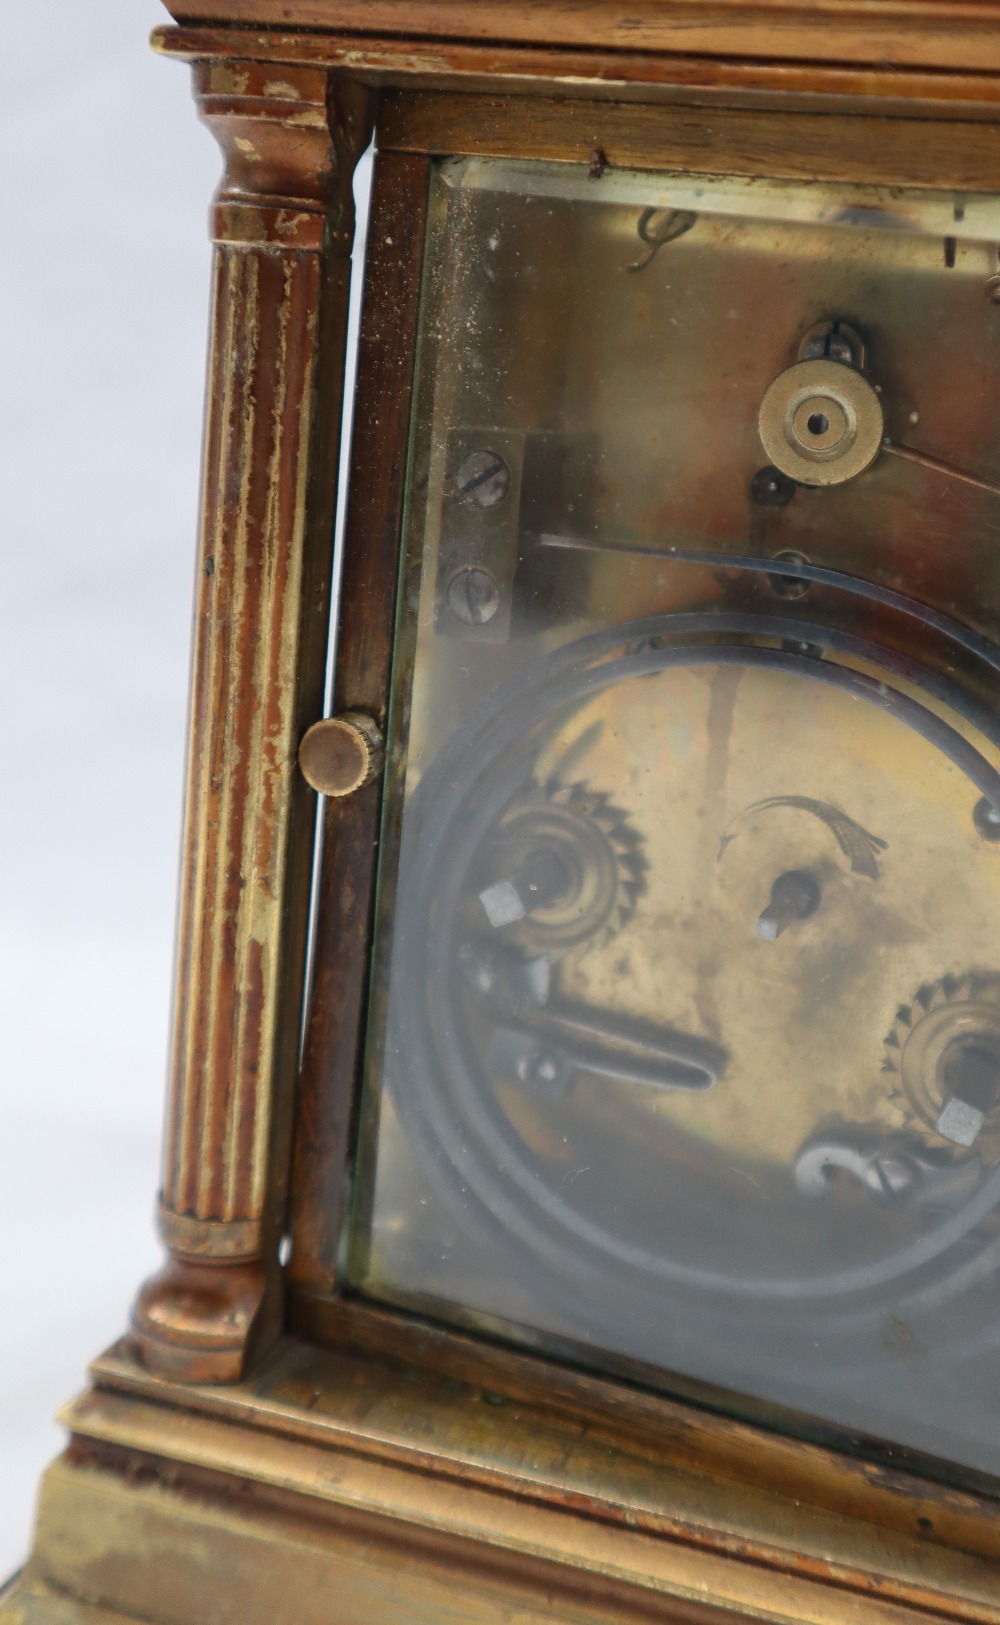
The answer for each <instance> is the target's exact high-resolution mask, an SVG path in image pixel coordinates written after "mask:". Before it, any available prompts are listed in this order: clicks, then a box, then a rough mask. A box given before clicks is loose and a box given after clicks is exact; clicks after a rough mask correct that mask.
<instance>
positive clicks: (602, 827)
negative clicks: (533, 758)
mask: <svg viewBox="0 0 1000 1625" xmlns="http://www.w3.org/2000/svg"><path fill="white" fill-rule="evenodd" d="M486 863H487V869H488V873H489V877H490V879H491V880H492V881H493V883H494V885H495V884H496V883H497V882H499V883H500V885H501V886H502V885H504V884H508V885H510V886H512V887H513V889H514V891H515V893H516V895H517V898H518V901H519V903H520V906H521V907H523V910H524V912H523V915H522V916H521V917H520V918H518V919H512V920H511V921H510V922H509V923H507V924H505V926H504V927H503V930H504V937H505V940H506V941H507V942H509V943H511V944H515V945H516V946H517V947H519V948H520V949H522V950H523V951H524V952H526V953H529V954H543V953H548V954H553V953H554V954H560V953H565V952H567V951H569V950H570V949H572V948H576V947H579V946H580V945H581V944H583V943H586V944H587V946H588V947H591V948H592V947H596V946H600V945H602V944H603V943H606V942H607V941H608V940H609V939H610V938H611V937H613V936H615V935H616V934H617V933H618V932H619V931H620V930H621V929H622V927H623V926H624V925H625V924H626V923H627V922H628V920H629V919H630V918H631V916H632V914H633V913H634V912H635V906H636V903H637V901H638V899H639V897H640V896H641V895H642V893H643V891H644V890H645V887H646V874H647V871H648V868H649V864H648V862H647V860H646V857H645V853H644V842H643V838H642V836H641V835H640V834H639V832H638V831H637V830H636V829H634V828H633V827H632V825H631V824H630V823H629V821H628V818H627V816H626V814H625V813H624V812H623V811H622V809H621V808H620V807H617V806H615V804H614V802H613V801H612V800H611V798H610V796H608V795H607V794H605V792H604V791H602V790H595V789H592V788H591V787H590V786H589V785H587V784H584V783H577V784H572V785H560V786H557V787H556V788H552V787H545V786H541V785H538V786H536V787H535V788H534V789H533V790H531V791H529V792H528V794H527V795H525V796H522V797H519V798H518V799H517V800H516V801H514V802H512V803H511V804H510V806H508V807H507V808H506V810H505V811H504V813H503V816H502V817H501V819H500V820H499V822H498V824H497V826H496V829H495V831H494V834H493V838H492V840H491V841H490V843H489V852H488V857H487V860H486ZM512 877H513V878H512ZM480 895H481V896H482V895H483V893H481V894H480ZM515 906H516V905H515Z"/></svg>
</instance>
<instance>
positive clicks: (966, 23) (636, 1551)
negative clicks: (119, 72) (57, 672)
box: [0, 0, 1000, 1625]
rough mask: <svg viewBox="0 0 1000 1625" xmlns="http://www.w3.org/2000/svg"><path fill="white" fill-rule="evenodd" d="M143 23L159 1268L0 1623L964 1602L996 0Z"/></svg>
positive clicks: (997, 1394) (990, 1493)
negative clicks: (159, 498)
mask: <svg viewBox="0 0 1000 1625" xmlns="http://www.w3.org/2000/svg"><path fill="white" fill-rule="evenodd" d="M171 9H172V10H173V11H174V12H175V15H176V24H175V26H172V27H169V28H164V29H161V30H158V31H157V33H156V35H155V42H156V44H157V46H158V48H159V49H160V50H161V51H162V52H163V53H164V54H166V55H171V56H175V57H179V58H182V59H184V60H187V61H189V62H191V63H192V64H193V67H194V75H195V91H196V97H197V100H198V103H199V109H200V111H201V114H202V116H203V117H204V119H205V120H206V122H207V123H208V125H209V126H210V127H211V129H212V130H213V132H214V133H215V134H216V136H217V137H218V139H219V142H220V145H221V147H222V150H223V154H224V158H225V170H224V175H223V179H222V182H221V184H220V189H219V192H218V194H217V197H216V199H215V203H214V207H213V214H212V229H213V237H214V239H215V242H216V245H217V246H216V261H215V292H214V314H213V324H212V335H211V342H210V358H209V389H208V404H207V415H206V436H205V483H204V497H203V517H202V534H201V543H200V552H199V557H198V565H197V570H198V575H197V580H198V591H197V602H196V613H195V633H194V650H193V668H192V671H193V675H192V698H191V724H190V745H189V760H188V771H187V790H186V803H185V806H186V811H185V835H184V849H183V862H182V874H181V886H180V905H179V926H178V952H177V978H176V989H175V1004H174V1041H173V1051H172V1061H171V1085H170V1108H169V1115H168V1123H167V1129H166V1135H165V1151H164V1171H163V1183H162V1189H161V1192H160V1194H159V1203H158V1214H159V1226H160V1231H161V1235H162V1237H163V1241H164V1245H165V1248H166V1253H167V1258H166V1262H165V1263H164V1266H163V1268H162V1270H161V1271H160V1272H159V1273H158V1274H157V1275H156V1276H155V1277H154V1278H153V1279H152V1280H151V1281H149V1282H147V1283H146V1284H145V1286H144V1287H142V1289H141V1290H140V1292H139V1294H138V1298H137V1301H136V1306H135V1310H134V1314H133V1319H132V1325H131V1328H130V1331H129V1334H128V1336H127V1337H125V1338H123V1340H122V1341H121V1342H120V1343H119V1344H118V1345H116V1346H115V1347H114V1348H113V1349H111V1350H109V1351H108V1352H107V1353H106V1354H105V1355H103V1356H101V1357H100V1358H99V1359H98V1360H97V1361H96V1363H95V1365H94V1367H93V1370H92V1374H91V1375H92V1383H91V1387H90V1388H89V1389H88V1390H87V1392H86V1393H84V1395H83V1396H82V1397H81V1398H80V1399H78V1400H77V1401H75V1402H74V1403H73V1404H72V1405H70V1406H69V1407H68V1408H67V1410H66V1412H65V1413H64V1420H65V1423H66V1426H67V1428H68V1430H69V1434H70V1442H69V1446H68V1449H67V1452H66V1454H65V1455H64V1456H63V1457H62V1458H61V1459H60V1460H59V1461H58V1462H56V1463H55V1464H54V1465H53V1467H52V1468H51V1469H50V1471H49V1473H48V1475H47V1477H46V1480H45V1482H44V1485H43V1489H42V1493H41V1499H40V1509H39V1516H38V1528H37V1535H36V1545H35V1551H34V1553H33V1556H32V1558H31V1561H30V1562H29V1565H28V1567H27V1569H26V1570H25V1572H24V1574H23V1576H22V1577H21V1578H20V1579H19V1580H17V1581H16V1582H14V1583H13V1584H12V1586H11V1588H10V1589H9V1591H8V1592H7V1593H5V1594H4V1595H3V1596H2V1597H0V1621H4V1622H6V1621H8V1620H9V1621H11V1622H12V1625H13V1622H15V1621H18V1622H20V1621H23V1622H25V1625H27V1622H32V1625H34V1622H39V1625H49V1622H51V1625H104V1622H106V1625H114V1622H115V1621H121V1622H122V1625H127V1622H129V1621H138V1620H144V1621H150V1622H154V1625H195V1622H198V1625H208V1622H214V1621H219V1622H220V1625H222V1622H228V1621H236V1620H239V1621H241V1622H247V1625H257V1622H258V1621H259V1622H261V1625H263V1622H265V1621H267V1622H271V1621H274V1620H276V1619H277V1620H284V1619H287V1620H289V1621H291V1620H295V1621H296V1622H302V1625H310V1622H313V1621H316V1622H317V1625H318V1622H319V1621H324V1622H327V1621H329V1622H337V1625H355V1622H360V1621H362V1620H368V1619H371V1618H377V1619H379V1620H380V1621H385V1622H386V1625H396V1622H399V1625H402V1622H403V1621H406V1622H408V1625H409V1622H414V1621H420V1622H426V1625H438V1622H441V1625H443V1622H446V1621H448V1622H451V1621H455V1622H457V1621H460V1620H461V1621H463V1622H464V1621H469V1622H475V1625H502V1622H513V1621H517V1622H518V1625H536V1622H537V1625H541V1622H543V1621H555V1622H563V1625H570V1622H571V1621H572V1622H573V1625H611V1622H612V1621H614V1622H619V1621H625V1620H635V1621H636V1622H638V1621H650V1622H652V1621H663V1622H667V1621H670V1622H680V1621H683V1622H690V1625H699V1622H704V1625H711V1622H713V1621H717V1622H719V1625H722V1622H723V1621H735V1620H738V1619H755V1620H770V1621H774V1622H776V1625H777V1622H779V1621H780V1622H788V1621H793V1620H794V1621H802V1622H810V1625H827V1622H828V1625H834V1622H838V1625H839V1622H842V1621H845V1620H850V1621H851V1622H852V1625H902V1622H903V1621H914V1622H916V1621H918V1620H919V1621H927V1620H940V1621H946V1620H950V1621H962V1622H976V1625H980V1622H981V1625H988V1622H993V1625H996V1622H998V1621H1000V1583H998V1582H1000V1561H998V1558H1000V1419H998V1399H1000V927H998V920H1000V441H998V437H997V433H996V427H995V424H994V412H995V410H996V402H997V401H998V400H1000V135H998V132H1000V8H998V7H997V6H995V5H994V4H993V0H968V3H966V4H957V3H946V0H887V3H885V4H880V5H874V6H873V5H871V4H865V3H863V0H846V3H845V4H844V5H842V6H840V7H838V8H836V9H834V8H828V7H825V6H819V5H817V6H794V5H787V4H784V3H781V0H773V3H761V4H756V3H749V0H745V3H737V0H719V3H718V4H716V5H712V6H708V7H706V6H703V5H701V4H696V3H694V0H641V3H640V4H639V5H638V6H636V7H633V8H631V9H630V10H626V9H625V8H621V7H619V6H618V5H616V4H610V3H608V4H596V3H591V4H587V3H583V4H581V5H578V6H575V7H572V8H566V7H563V6H559V5H556V4H548V3H541V4H538V5H535V6H525V5H520V6H516V5H513V4H506V3H501V4H496V5H485V4H481V5H478V6H477V5H472V6H468V5H465V6H458V5H455V4H451V3H449V0H438V3H428V4H424V5H416V4H414V3H413V0H367V3H366V4H360V3H352V0H283V3H282V4H278V3H277V0H240V3H236V0H176V5H175V6H174V7H172V8H171ZM372 143H373V144H374V154H375V155H374V166H373V182H372V192H371V205H370V220H369V226H368V234H367V242H366V247H365V250H364V255H363V302H362V311H361V319H360V327H359V331H358V336H357V391H356V401H355V403H354V416H353V435H352V437H351V438H350V458H349V468H348V469H347V470H346V475H347V477H346V478H345V479H344V480H343V481H341V480H340V470H339V456H340V448H341V446H342V445H346V444H347V442H348V436H347V434H346V432H345V415H346V416H347V417H349V415H350V414H349V408H350V405H351V403H350V401H349V400H348V399H347V398H346V396H347V392H346V390H345V383H344V380H345V375H350V374H349V371H348V372H347V373H346V374H345V356H346V353H347V345H348V306H349V294H350V283H351V271H350V263H351V261H350V255H351V246H352V242H353V237H354V222H353V202H352V182H353V177H354V172H355V169H356V166H357V164H358V161H359V159H360V158H361V156H362V154H363V153H364V152H365V151H366V150H367V149H368V147H369V145H370V144H372ZM338 485H339V486H340V487H341V489H342V496H341V510H342V517H343V524H344V541H343V558H342V567H341V565H340V563H339V559H335V549H334V535H335V530H336V520H337V492H338ZM335 565H336V567H335ZM338 571H339V574H338ZM331 603H332V604H333V612H332V615H331ZM328 666H329V670H330V672H331V673H332V702H331V703H330V704H325V703H324V684H325V673H326V670H327V667H328Z"/></svg>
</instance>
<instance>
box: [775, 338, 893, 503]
mask: <svg viewBox="0 0 1000 1625" xmlns="http://www.w3.org/2000/svg"><path fill="white" fill-rule="evenodd" d="M757 425H758V428H759V430H760V438H761V441H762V443H763V446H764V450H765V451H766V452H767V455H768V457H769V458H770V459H771V462H772V463H773V464H774V466H775V468H779V469H780V470H781V472H782V473H783V474H787V475H788V476H789V477H790V478H791V479H793V480H798V481H799V482H800V484H802V485H840V484H842V483H843V481H844V480H853V479H854V477H855V475H857V474H863V473H864V471H865V469H866V468H869V467H870V466H871V464H872V463H873V462H874V461H875V458H876V457H877V456H878V451H879V447H880V446H881V444H882V437H883V434H884V429H885V425H884V421H883V417H882V403H881V401H880V400H879V398H878V395H877V394H876V393H875V390H874V388H873V387H872V385H871V384H870V383H869V382H868V380H867V378H865V377H864V376H863V375H862V374H861V373H860V372H857V371H855V369H854V368H853V367H848V366H845V365H844V363H843V362H841V361H829V360H820V361H799V362H797V363H796V364H795V366H794V367H789V368H788V369H787V371H785V372H781V373H779V374H778V376H777V378H776V379H775V380H774V382H773V383H772V384H771V385H770V386H769V387H768V389H767V390H766V392H765V394H764V399H763V400H762V401H761V403H760V414H759V417H758V420H757Z"/></svg>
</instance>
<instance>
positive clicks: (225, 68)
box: [133, 61, 371, 1381]
mask: <svg viewBox="0 0 1000 1625" xmlns="http://www.w3.org/2000/svg"><path fill="white" fill-rule="evenodd" d="M195 93H196V97H197V100H198V103H199V109H200V112H201V115H202V117H203V118H204V120H205V121H206V123H207V124H208V125H209V127H210V129H211V130H212V131H213V133H214V135H215V136H216V138H217V139H218V141H219V144H220V146H221V148H222V151H223V155H224V157H225V164H226V167H225V173H224V176H223V180H222V184H221V186H220V189H219V191H218V193H217V195H216V199H215V205H214V209H213V236H214V238H215V242H216V249H215V272H214V277H215V282H214V298H213V316H212V327H211V343H210V352H209V376H208V405H207V416H206V436H205V451H204V490H203V498H202V517H201V545H200V555H199V562H198V575H197V595H196V605H195V632H194V653H193V670H192V682H191V700H190V733H189V744H188V767H187V788H186V803H185V819H184V835H183V848H182V867H181V887H180V913H179V921H178V946H177V970H176V988H175V1002H174V1018H173V1048H172V1064H171V1081H170V1106H169V1117H168V1127H167V1135H166V1148H165V1163H164V1172H163V1188H162V1194H161V1201H160V1229H161V1234H162V1236H163V1240H164V1242H165V1243H166V1246H167V1249H168V1254H169V1257H168V1261H167V1263H166V1265H165V1267H164V1268H163V1269H162V1270H161V1271H160V1272H159V1273H158V1274H157V1275H156V1276H154V1277H153V1278H152V1279H151V1280H150V1281H148V1282H147V1283H146V1285H145V1286H144V1287H143V1289H142V1291H141V1292H140V1294H139V1298H138V1301H137V1304H136V1308H135V1312H134V1316H133V1330H134V1337H135V1341H136V1343H137V1345H138V1348H139V1350H140V1351H141V1353H142V1355H143V1357H144V1358H145V1360H146V1361H147V1363H148V1364H149V1365H150V1366H152V1367H153V1368H154V1369H155V1370H158V1371H160V1372H162V1373H164V1374H169V1375H171V1376H174V1377H179V1378H181V1379H188V1380H192V1381H227V1380H235V1379H237V1378H238V1377H239V1376H240V1375H241V1374H242V1372H243V1370H244V1369H245V1366H246V1363H247V1360H248V1358H249V1357H250V1356H251V1355H252V1352H253V1350H254V1348H255V1347H257V1346H260V1345H262V1344H264V1343H266V1342H267V1341H268V1340H269V1339H270V1338H271V1337H272V1336H273V1335H275V1333H276V1331H277V1329H278V1326H279V1324H280V1302H279V1297H280V1281H279V1275H280V1272H279V1267H278V1243H279V1239H280V1234H281V1229H282V1221H283V1211H284V1201H285V1185H286V1180H287V1162H288V1146H289V1123H290V1116H291V1106H292V1092H293V1088H294V1077H295V1069H296V1059H297V1052H298V1041H299V1012H300V1010H301V1006H302V980H303V967H304V960H305V944H306V932H307V909H308V897H309V886H310V868H311V860H312V851H313V835H312V832H313V826H312V818H313V812H314V806H315V803H314V798H313V796H312V793H311V792H310V791H309V789H308V788H307V786H306V784H305V782H304V781H303V779H302V778H301V775H300V774H299V773H298V770H297V768H296V752H297V748H298V743H299V740H300V738H301V736H302V733H303V732H304V730H305V728H306V727H307V726H308V724H309V723H310V722H312V721H314V720H315V718H316V717H318V716H319V714H320V711H321V707H322V692H323V672H324V661H325V650H326V639H327V626H328V615H329V593H330V574H331V564H332V546H333V521H334V504H335V498H336V487H337V458H338V449H339V438H340V418H341V406H342V378H343V355H344V345H345V339H346V326H347V308H348V294H349V281H350V251H351V242H352V235H353V218H354V217H353V194H352V176H353V171H354V167H355V163H356V161H357V158H358V156H359V155H360V153H361V152H362V151H363V149H364V147H365V145H366V144H367V141H368V139H369V135H370V130H371V119H370V108H369V98H368V96H367V93H366V92H364V91H363V90H362V89H360V88H359V87H357V86H356V85H353V84H351V83H350V82H347V81H344V80H343V79H342V78H340V77H339V76H338V75H337V74H335V73H334V74H330V73H328V72H327V71H326V70H324V69H320V68H303V67H294V68H290V67H284V66H283V67H281V69H280V71H278V70H277V69H270V68H267V67H264V66H261V65H260V64H253V63H242V62H232V61H223V62H218V61H214V62H196V63H195Z"/></svg>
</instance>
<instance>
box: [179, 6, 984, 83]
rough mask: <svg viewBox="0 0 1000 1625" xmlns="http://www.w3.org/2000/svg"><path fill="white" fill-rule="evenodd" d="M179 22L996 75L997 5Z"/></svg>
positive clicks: (342, 13) (481, 11)
mask: <svg viewBox="0 0 1000 1625" xmlns="http://www.w3.org/2000/svg"><path fill="white" fill-rule="evenodd" d="M168 10H169V11H170V12H171V15H172V16H173V17H174V18H175V19H176V20H177V21H178V22H180V23H203V22H211V23H239V24H242V25H248V24H249V25H254V24H258V25H263V26H264V27H268V28H299V29H317V30H321V31H323V32H325V33H331V34H348V33H350V34H359V35H367V36H371V35H385V36H396V37H397V38H398V39H405V40H415V41H416V40H420V41H427V42H430V41H435V42H446V41H454V42H463V41H464V42H466V43H476V44H478V45H482V46H505V45H518V46H521V47H557V48H561V49H566V50H574V51H579V50H584V51H589V52H593V53H599V52H623V53H643V54H649V55H663V54H666V55H679V54H682V55H687V56H692V55H699V56H707V57H737V58H744V59H747V60H754V61H772V62H801V63H806V62H811V63H854V64H858V65H861V64H864V65H867V66H870V67H872V68H876V69H885V68H915V67H920V68H929V69H932V70H937V71H940V70H948V69H950V70H959V71H968V72H983V71H988V72H996V71H997V70H998V69H1000V4H998V3H997V0H811V3H809V4H803V3H802V0H636V3H634V4H627V5H626V4H622V3H620V0H529V3H526V0H422V3H421V0H168Z"/></svg>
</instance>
